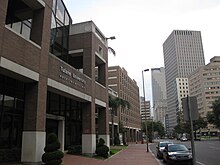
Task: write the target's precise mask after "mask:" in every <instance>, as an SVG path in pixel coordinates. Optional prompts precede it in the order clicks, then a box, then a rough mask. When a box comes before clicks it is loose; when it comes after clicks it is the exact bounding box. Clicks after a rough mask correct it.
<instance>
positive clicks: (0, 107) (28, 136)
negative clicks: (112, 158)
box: [0, 75, 109, 163]
mask: <svg viewBox="0 0 220 165" xmlns="http://www.w3.org/2000/svg"><path fill="white" fill-rule="evenodd" d="M38 83H39V82H27V81H22V80H21V79H16V78H14V77H8V76H6V75H0V163H1V162H15V161H16V162H30V163H38V162H41V155H42V154H43V152H44V151H43V149H44V146H45V143H46V138H47V135H48V134H49V133H55V134H56V135H57V137H58V139H59V141H60V143H61V150H62V151H65V150H67V149H68V147H70V146H74V145H81V146H82V152H83V153H84V154H89V155H90V154H94V152H95V147H96V142H97V140H98V138H99V137H101V138H103V139H104V140H105V141H106V144H107V145H109V134H108V133H105V132H106V127H107V126H106V125H107V124H105V123H108V122H107V120H106V116H107V115H106V113H107V112H108V111H106V107H105V106H102V105H100V104H96V103H95V101H94V102H93V101H92V99H90V100H91V101H88V100H83V99H81V98H77V95H74V94H72V95H71V94H70V93H68V94H67V93H65V92H61V91H59V90H57V89H56V90H55V89H54V88H52V87H48V88H45V89H46V91H45V95H46V97H44V96H39V93H40V92H38V90H39V89H38V88H39V86H38ZM44 98H45V99H44ZM37 100H38V101H37ZM39 100H40V101H39ZM40 103H42V104H44V103H45V108H44V106H42V107H41V105H39V104H40ZM36 107H38V108H36ZM39 107H40V108H39ZM95 116H97V117H95Z"/></svg>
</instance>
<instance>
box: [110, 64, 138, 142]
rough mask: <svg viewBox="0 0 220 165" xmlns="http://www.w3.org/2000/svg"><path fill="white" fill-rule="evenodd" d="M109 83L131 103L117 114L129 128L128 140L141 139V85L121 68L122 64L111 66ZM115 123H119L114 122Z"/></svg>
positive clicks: (122, 97)
mask: <svg viewBox="0 0 220 165" xmlns="http://www.w3.org/2000/svg"><path fill="white" fill-rule="evenodd" d="M108 83H109V88H112V89H113V90H114V91H116V92H117V93H118V97H119V98H121V99H123V100H126V101H128V102H129V103H130V109H120V110H119V111H118V114H117V115H118V122H119V123H121V124H122V125H123V126H124V127H125V128H126V129H127V131H126V133H127V135H126V137H127V138H128V139H127V140H128V141H137V140H139V139H138V138H139V133H140V130H141V117H140V101H139V87H138V86H137V83H136V81H135V80H133V79H131V78H130V77H129V76H128V73H127V71H126V70H125V69H124V68H121V67H120V66H109V67H108ZM115 121H117V120H115ZM114 125H118V123H114ZM115 130H117V129H115Z"/></svg>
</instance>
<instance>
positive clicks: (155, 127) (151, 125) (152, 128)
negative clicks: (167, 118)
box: [142, 121, 165, 142]
mask: <svg viewBox="0 0 220 165" xmlns="http://www.w3.org/2000/svg"><path fill="white" fill-rule="evenodd" d="M146 124H147V132H148V138H149V141H150V142H152V139H153V132H158V135H159V136H160V137H162V136H164V135H165V131H164V127H163V124H162V123H161V122H160V121H157V122H155V121H147V123H146ZM142 128H143V129H142V130H143V131H145V132H146V125H145V123H142Z"/></svg>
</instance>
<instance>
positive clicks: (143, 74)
mask: <svg viewBox="0 0 220 165" xmlns="http://www.w3.org/2000/svg"><path fill="white" fill-rule="evenodd" d="M147 71H149V69H145V70H142V81H143V95H144V108H146V101H145V88H144V72H147ZM145 114H146V116H145V129H146V143H147V152H149V149H148V131H147V112H145Z"/></svg>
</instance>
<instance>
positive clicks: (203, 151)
mask: <svg viewBox="0 0 220 165" xmlns="http://www.w3.org/2000/svg"><path fill="white" fill-rule="evenodd" d="M163 140H164V139H163ZM163 140H155V141H154V143H152V144H150V145H149V148H150V150H151V151H152V152H153V154H154V155H155V157H156V144H157V142H158V141H163ZM168 140H169V141H172V142H174V143H182V144H184V145H186V146H187V148H191V142H190V141H187V142H181V141H179V140H170V139H168ZM219 153H220V141H219V140H212V141H208V140H207V141H195V154H196V165H219V162H220V155H219ZM156 159H157V158H156ZM159 161H160V163H161V165H165V164H166V163H163V160H162V159H161V160H159Z"/></svg>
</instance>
